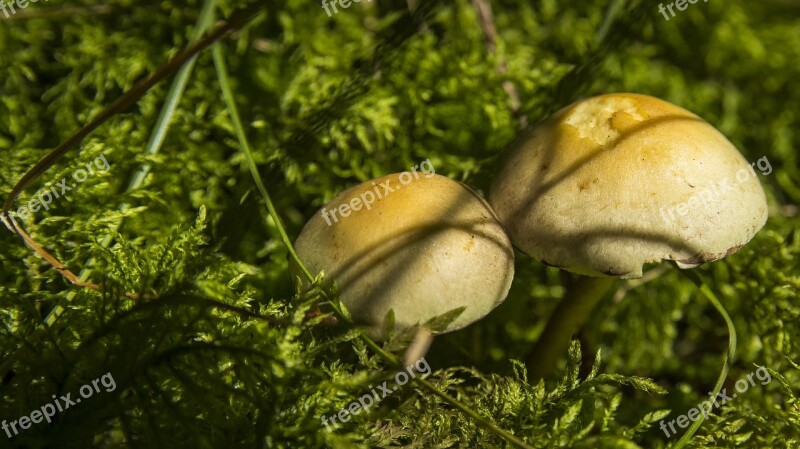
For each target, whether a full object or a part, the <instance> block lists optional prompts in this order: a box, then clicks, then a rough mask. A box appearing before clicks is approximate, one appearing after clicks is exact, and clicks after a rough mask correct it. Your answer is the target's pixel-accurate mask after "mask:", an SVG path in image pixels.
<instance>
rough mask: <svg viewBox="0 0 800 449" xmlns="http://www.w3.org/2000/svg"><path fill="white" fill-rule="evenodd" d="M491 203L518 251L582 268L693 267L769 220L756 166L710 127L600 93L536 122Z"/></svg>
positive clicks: (667, 108) (621, 271) (669, 107)
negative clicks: (669, 263)
mask: <svg viewBox="0 0 800 449" xmlns="http://www.w3.org/2000/svg"><path fill="white" fill-rule="evenodd" d="M489 203H490V204H491V205H492V206H493V207H494V210H495V213H496V214H497V216H498V217H499V218H500V221H501V223H503V224H504V226H505V228H506V231H507V232H508V233H509V236H510V237H511V241H512V242H513V243H514V245H515V246H517V247H518V248H519V249H520V250H522V251H524V252H526V253H527V254H529V255H530V256H532V257H534V258H536V259H539V260H542V261H543V262H545V263H547V264H550V265H554V266H558V267H562V268H564V269H566V270H568V271H572V272H576V273H580V274H586V275H595V276H599V275H608V276H622V277H623V278H635V277H641V275H642V264H645V263H651V262H659V261H661V260H674V261H675V262H676V263H677V264H678V266H680V267H681V268H692V267H695V266H697V265H699V264H701V263H705V262H709V261H713V260H716V259H719V258H722V257H725V256H727V255H730V254H732V253H734V252H735V251H736V250H738V249H739V247H741V246H742V245H744V244H745V243H747V242H748V241H749V240H750V239H751V238H752V237H753V235H755V233H756V232H757V231H758V230H759V229H761V227H762V226H763V225H764V223H765V222H766V220H767V202H766V197H765V195H764V191H763V189H762V188H761V184H760V183H759V181H758V179H757V176H756V172H755V170H753V169H752V167H751V165H749V164H748V162H747V161H746V160H745V159H744V157H742V155H741V154H740V153H739V151H737V150H736V147H734V146H733V144H731V143H730V142H729V141H728V140H727V139H726V138H725V136H723V135H722V134H720V133H719V132H718V131H717V130H716V129H714V127H712V126H711V125H709V124H708V123H706V122H705V121H703V119H701V118H700V117H698V116H697V115H695V114H692V113H691V112H689V111H687V110H685V109H683V108H680V107H678V106H675V105H673V104H670V103H668V102H666V101H663V100H659V99H657V98H654V97H650V96H646V95H638V94H609V95H601V96H597V97H592V98H588V99H585V100H581V101H578V102H576V103H573V104H571V105H569V106H567V107H565V108H563V109H561V110H559V111H558V112H556V113H555V114H553V115H552V116H551V117H549V118H548V119H547V120H545V121H544V122H542V123H540V124H538V125H537V126H536V127H535V128H534V129H532V130H531V132H530V133H529V134H528V135H527V137H526V138H525V139H524V140H523V141H522V142H521V144H520V145H519V146H518V147H517V148H515V149H514V151H513V152H512V153H511V155H510V156H509V158H508V159H507V160H506V161H504V163H503V166H502V167H501V169H500V172H499V173H498V175H497V176H496V178H495V179H494V182H493V185H492V189H491V192H490V195H489Z"/></svg>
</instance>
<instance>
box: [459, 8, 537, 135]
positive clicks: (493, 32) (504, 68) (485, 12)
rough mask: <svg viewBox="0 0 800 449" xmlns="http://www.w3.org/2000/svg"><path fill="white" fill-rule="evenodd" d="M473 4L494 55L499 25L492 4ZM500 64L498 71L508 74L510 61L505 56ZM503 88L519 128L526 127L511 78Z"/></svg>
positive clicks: (526, 122) (488, 47) (505, 82)
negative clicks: (495, 23) (496, 24)
mask: <svg viewBox="0 0 800 449" xmlns="http://www.w3.org/2000/svg"><path fill="white" fill-rule="evenodd" d="M472 5H473V6H474V7H475V11H476V12H477V13H478V22H479V23H480V25H481V30H483V37H484V39H486V48H487V49H488V50H489V54H491V55H494V54H495V52H496V50H497V43H496V41H497V27H495V25H494V14H493V13H492V6H491V5H490V4H489V2H488V0H472ZM499 64H500V65H499V66H498V68H497V72H498V73H499V74H501V75H506V74H507V73H508V62H507V61H506V59H505V58H502V57H501V58H500V61H499ZM503 90H505V91H506V94H508V98H509V99H510V101H511V103H510V104H509V109H511V113H512V114H514V117H516V118H517V122H518V123H519V129H520V130H522V129H525V127H526V126H527V125H528V119H527V118H526V117H525V115H523V114H521V113H520V107H521V106H522V103H521V102H520V101H519V94H518V93H517V87H516V86H515V85H514V83H513V82H511V81H510V80H506V81H503Z"/></svg>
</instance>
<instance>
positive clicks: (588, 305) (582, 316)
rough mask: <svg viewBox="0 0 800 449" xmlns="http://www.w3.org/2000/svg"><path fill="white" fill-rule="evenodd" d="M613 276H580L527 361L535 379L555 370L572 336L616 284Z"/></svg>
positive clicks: (529, 372)
mask: <svg viewBox="0 0 800 449" xmlns="http://www.w3.org/2000/svg"><path fill="white" fill-rule="evenodd" d="M614 280H615V278H613V277H589V276H577V277H576V278H575V279H574V280H573V282H572V283H570V284H569V285H568V286H567V292H566V294H565V295H564V299H562V300H561V302H560V303H559V304H558V307H556V310H555V311H554V312H553V314H552V315H551V316H550V319H549V320H548V321H547V324H546V325H545V328H544V330H543V331H542V333H541V335H539V339H538V340H537V341H536V343H535V344H534V346H533V351H532V352H531V354H530V355H529V356H528V360H527V362H526V365H527V368H528V379H530V380H531V381H536V380H538V379H541V378H542V377H544V376H546V375H547V374H548V373H550V371H552V369H553V367H554V366H555V364H556V362H558V360H559V359H560V358H561V357H562V356H563V355H564V354H566V352H567V348H568V347H569V342H570V340H571V339H572V336H573V335H575V333H577V332H578V330H579V329H580V328H581V326H583V325H584V323H586V320H587V319H588V318H589V314H590V313H591V312H592V310H594V308H595V306H596V305H597V303H598V302H600V299H602V298H603V297H604V296H605V293H606V292H608V290H609V289H610V288H611V286H612V285H613V284H614Z"/></svg>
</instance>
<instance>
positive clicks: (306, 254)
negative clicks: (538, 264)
mask: <svg viewBox="0 0 800 449" xmlns="http://www.w3.org/2000/svg"><path fill="white" fill-rule="evenodd" d="M406 174H408V175H409V176H408V177H405V178H403V177H401V174H392V175H387V176H384V177H382V178H378V179H375V180H373V181H371V182H365V183H363V184H360V185H358V186H355V187H353V188H351V189H348V190H346V191H345V192H343V193H341V194H339V195H338V196H336V197H335V198H334V199H333V200H332V201H331V202H330V203H328V204H326V205H325V206H324V207H323V209H321V210H320V212H318V213H316V214H315V215H314V217H313V218H311V220H309V221H308V223H306V225H305V227H304V228H303V230H302V232H301V233H300V236H299V237H298V238H297V241H296V243H295V245H296V248H297V253H298V255H299V256H300V258H301V260H303V261H304V263H306V264H307V267H308V269H309V270H310V271H311V272H312V273H318V272H320V271H322V270H324V271H325V274H326V281H327V282H330V281H331V280H333V281H335V282H336V284H337V285H338V287H339V293H340V298H341V300H342V302H343V303H344V304H345V306H346V307H347V308H348V310H349V311H350V313H351V314H352V316H353V318H354V319H355V320H356V321H357V322H360V323H362V324H366V325H368V326H370V327H371V328H372V331H373V334H377V335H380V334H381V333H382V331H383V328H384V324H385V323H384V318H385V316H386V314H387V313H388V312H389V310H390V309H392V310H394V316H395V325H396V327H397V328H400V329H402V328H406V327H409V326H413V325H416V324H424V323H425V322H427V321H428V320H430V319H431V318H433V317H436V316H439V315H442V314H444V313H446V312H449V311H451V310H453V309H456V308H459V307H462V306H463V307H465V308H466V309H465V310H464V311H463V312H462V313H461V314H460V315H459V316H458V317H457V318H456V319H455V320H454V321H453V322H451V323H450V325H449V326H448V327H447V329H446V331H452V330H456V329H460V328H462V327H464V326H466V325H468V324H470V323H472V322H474V321H476V320H478V319H480V318H482V317H483V316H485V315H486V314H488V313H489V312H490V311H491V310H492V309H494V308H495V307H496V306H497V305H498V304H500V303H501V302H502V301H503V300H504V299H505V297H506V295H507V293H508V290H509V288H510V286H511V280H512V278H513V275H514V251H513V248H512V246H511V242H510V241H509V239H508V236H506V234H505V232H504V231H503V229H502V227H501V226H500V223H499V222H498V221H497V217H496V216H495V215H494V213H493V212H492V210H491V208H490V207H489V205H488V204H487V203H486V202H485V201H484V200H483V199H481V198H480V197H479V196H478V195H477V194H475V193H474V192H472V191H471V190H469V189H468V188H466V187H465V186H464V185H462V184H460V183H458V182H456V181H453V180H451V179H449V178H446V177H443V176H439V175H434V174H432V173H427V174H423V173H416V175H417V176H416V178H414V177H413V176H411V174H410V173H406ZM409 178H411V181H409ZM401 181H403V182H401ZM387 183H388V184H387ZM383 186H386V187H388V188H390V189H392V190H393V191H387V190H386V189H385V188H384V187H383ZM378 194H380V196H381V198H379V195H378ZM370 196H372V197H373V198H374V202H373V203H372V204H371V205H370V207H369V209H367V208H366V207H365V204H366V202H367V201H368V200H369V199H370ZM359 202H360V204H361V206H358V204H359ZM344 205H348V206H349V207H350V210H349V212H348V210H347V209H343V211H344V212H345V214H346V215H347V216H345V217H342V216H341V215H342V214H341V213H340V212H337V213H336V218H337V221H334V220H333V219H331V218H328V220H327V221H329V222H330V223H331V224H330V225H328V223H327V221H326V219H325V218H323V216H322V212H323V211H327V213H328V216H330V211H331V210H332V209H334V208H335V209H337V210H338V209H339V208H343V206H344ZM353 206H356V207H355V208H354V207H353ZM354 209H358V210H354Z"/></svg>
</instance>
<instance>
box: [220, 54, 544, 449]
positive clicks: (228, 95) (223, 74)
mask: <svg viewBox="0 0 800 449" xmlns="http://www.w3.org/2000/svg"><path fill="white" fill-rule="evenodd" d="M211 55H212V57H213V59H214V66H215V67H216V69H217V77H218V78H219V84H220V88H221V89H222V96H223V98H224V100H225V104H226V106H227V108H228V113H229V114H230V116H231V122H232V123H233V127H234V129H235V130H236V137H237V139H238V140H239V146H240V147H241V149H242V152H243V153H244V155H245V159H246V160H247V165H248V167H249V169H250V174H251V175H252V176H253V181H254V182H255V184H256V187H257V188H258V191H259V192H260V193H261V196H262V198H263V199H264V203H265V204H266V206H267V210H268V212H269V215H270V217H271V218H272V220H273V221H274V222H275V226H277V228H278V233H279V234H280V236H281V240H283V243H284V245H286V248H287V250H288V251H289V254H290V255H291V257H292V258H293V259H294V261H295V262H296V263H297V265H298V266H299V267H300V270H301V271H302V272H303V275H304V276H305V277H306V278H307V279H308V281H309V282H311V283H313V282H314V276H313V275H312V274H311V272H310V271H308V268H306V266H305V264H303V262H302V261H301V260H300V257H299V256H298V255H297V252H296V251H295V249H294V245H292V242H291V240H290V239H289V236H288V234H287V233H286V229H285V228H284V226H283V222H282V220H281V218H280V216H279V215H278V212H277V211H276V209H275V205H274V204H273V203H272V198H271V197H270V195H269V192H268V191H267V189H266V187H264V183H263V181H262V180H261V175H260V174H259V173H258V167H256V163H255V160H254V159H253V153H252V151H251V149H250V144H249V142H248V141H247V136H246V134H245V131H244V126H242V122H241V119H240V118H239V112H238V110H237V108H236V100H235V98H234V95H233V89H232V88H231V83H230V78H229V76H228V68H227V65H226V64H225V58H224V56H223V54H222V46H221V45H220V44H219V43H215V44H214V45H213V46H212V48H211ZM320 292H321V293H322V295H323V297H324V298H325V299H326V300H328V302H329V303H330V304H331V307H332V308H333V310H334V312H335V313H336V315H337V316H338V317H339V319H341V320H342V321H343V322H345V323H348V324H349V325H350V326H351V327H355V325H354V323H353V322H352V321H351V320H350V319H349V318H347V316H346V315H345V314H344V313H343V312H342V310H341V309H340V308H339V307H338V306H337V304H336V303H335V302H334V301H331V300H330V298H329V296H328V294H327V292H325V291H324V290H323V289H320ZM359 338H360V339H361V340H362V341H363V342H364V343H365V344H366V345H367V346H368V347H370V348H371V349H372V350H373V351H375V353H377V354H378V355H379V356H380V357H381V358H383V359H384V360H385V361H386V362H388V363H389V364H390V365H392V366H394V367H402V365H401V363H400V361H399V359H398V358H397V357H395V356H394V355H393V354H391V353H388V352H386V351H385V350H384V349H383V348H381V347H380V346H379V345H378V344H377V343H376V342H375V341H374V340H372V339H371V338H369V337H368V336H367V335H365V334H364V333H363V332H359ZM413 380H414V381H416V382H417V383H418V384H419V385H420V386H422V387H423V388H424V389H426V390H428V391H430V392H431V393H432V394H434V395H435V396H437V397H439V398H440V399H441V400H443V401H444V402H447V403H448V404H450V405H451V406H453V407H455V408H457V409H458V410H460V411H461V412H462V413H464V414H466V415H467V416H469V417H470V418H472V419H473V420H475V422H477V423H478V424H479V425H480V426H481V427H483V428H484V429H486V430H487V431H489V432H492V433H494V434H496V435H498V436H499V437H500V438H502V439H504V440H506V441H508V442H509V443H511V444H512V445H514V446H516V447H518V448H521V449H532V448H531V447H530V446H528V445H527V444H526V443H525V442H524V441H522V440H521V439H519V438H517V437H516V436H514V435H512V434H511V433H510V432H508V431H507V430H505V429H503V428H501V427H499V426H497V425H496V424H494V423H493V422H491V421H490V420H488V419H486V418H484V417H483V416H480V415H479V414H477V413H476V412H475V411H473V410H472V409H470V408H469V407H467V406H466V405H464V404H462V403H461V402H460V401H459V400H457V399H455V398H453V397H450V395H448V394H447V393H445V392H443V391H441V390H439V389H438V388H436V386H435V385H434V384H433V383H431V382H428V381H427V380H425V379H422V378H420V377H416V378H414V379H413Z"/></svg>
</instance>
